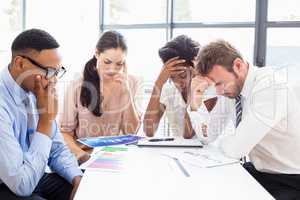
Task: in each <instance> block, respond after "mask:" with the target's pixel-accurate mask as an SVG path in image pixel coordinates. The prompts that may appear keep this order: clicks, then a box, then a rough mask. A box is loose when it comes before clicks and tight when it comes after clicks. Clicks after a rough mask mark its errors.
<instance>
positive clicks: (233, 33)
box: [174, 28, 254, 62]
mask: <svg viewBox="0 0 300 200" xmlns="http://www.w3.org/2000/svg"><path fill="white" fill-rule="evenodd" d="M181 34H187V35H189V36H190V37H191V38H193V39H194V40H196V41H198V42H199V43H200V44H201V45H202V46H203V45H205V44H207V43H208V42H210V41H212V40H216V39H224V40H226V41H229V42H230V43H231V44H233V45H234V46H235V47H236V48H237V49H238V50H239V51H240V52H241V54H242V55H243V56H244V58H245V59H246V60H248V61H249V62H252V58H253V46H254V29H253V28H230V29H228V28H201V29H174V37H176V36H177V35H181Z"/></svg>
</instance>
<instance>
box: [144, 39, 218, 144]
mask: <svg viewBox="0 0 300 200" xmlns="http://www.w3.org/2000/svg"><path fill="white" fill-rule="evenodd" d="M199 48H200V44H199V43H198V42H196V41H194V40H192V39H191V38H190V37H188V36H186V35H180V36H178V37H176V38H174V39H173V40H171V41H169V42H167V43H166V44H165V46H163V47H162V48H160V49H159V57H160V58H161V59H162V62H163V63H164V66H163V68H162V70H161V72H160V74H159V76H158V78H157V80H156V81H155V85H154V88H153V91H152V95H151V98H150V101H149V103H148V107H147V110H146V112H145V115H144V121H143V123H144V132H145V133H146V135H147V136H148V137H152V136H154V133H155V132H156V130H157V128H158V125H159V122H160V120H161V118H162V116H163V114H164V113H165V114H166V117H167V119H168V122H169V128H170V131H171V133H172V135H173V136H183V137H184V138H186V139H189V138H192V137H193V136H194V135H195V132H194V130H193V128H192V125H191V121H190V118H189V115H188V113H187V107H188V106H189V104H190V99H191V97H190V96H191V94H190V89H191V81H192V78H193V77H194V76H195V75H196V74H197V72H196V70H195V69H194V59H195V57H196V56H197V53H198V50H199ZM214 103H215V99H214V100H209V101H207V102H205V105H206V107H207V108H208V109H210V108H209V107H211V105H210V104H212V105H214Z"/></svg>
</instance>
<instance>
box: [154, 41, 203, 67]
mask: <svg viewBox="0 0 300 200" xmlns="http://www.w3.org/2000/svg"><path fill="white" fill-rule="evenodd" d="M199 48H200V44H199V43H198V42H196V41H194V40H192V39H191V38H190V37H188V36H186V35H180V36H177V37H175V38H174V39H173V40H171V41H169V42H167V43H166V44H165V46H163V47H162V48H160V49H159V51H158V54H159V57H160V58H161V59H162V61H163V63H165V62H167V61H168V60H169V59H171V58H174V57H177V56H178V57H179V59H184V60H186V63H187V64H188V65H190V66H192V67H194V64H193V60H194V59H195V57H196V56H197V54H198V51H199Z"/></svg>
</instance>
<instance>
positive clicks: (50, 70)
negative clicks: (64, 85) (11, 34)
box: [19, 55, 67, 79]
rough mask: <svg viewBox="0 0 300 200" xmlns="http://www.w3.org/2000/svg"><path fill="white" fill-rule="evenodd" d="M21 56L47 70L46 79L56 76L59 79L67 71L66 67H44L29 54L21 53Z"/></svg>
mask: <svg viewBox="0 0 300 200" xmlns="http://www.w3.org/2000/svg"><path fill="white" fill-rule="evenodd" d="M19 56H20V57H22V58H25V59H27V60H29V61H30V62H31V63H32V64H34V65H35V66H37V67H39V68H41V69H43V70H44V71H46V79H51V78H53V77H54V76H56V77H57V78H58V79H60V78H61V77H63V75H64V74H65V73H66V71H67V70H66V69H65V68H64V67H60V68H59V69H53V68H51V67H44V66H43V65H41V64H39V63H38V62H36V61H34V60H33V59H32V58H29V57H28V56H23V55H19Z"/></svg>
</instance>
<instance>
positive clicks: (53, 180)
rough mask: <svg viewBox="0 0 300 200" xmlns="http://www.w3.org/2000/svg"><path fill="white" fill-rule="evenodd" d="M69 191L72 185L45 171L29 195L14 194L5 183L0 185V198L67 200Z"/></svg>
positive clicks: (14, 199) (13, 199)
mask: <svg viewBox="0 0 300 200" xmlns="http://www.w3.org/2000/svg"><path fill="white" fill-rule="evenodd" d="M71 192H72V185H71V184H70V183H69V182H67V181H66V180H65V179H63V178H62V177H61V176H59V175H57V174H55V173H51V174H47V173H45V174H44V175H43V177H42V178H41V180H40V181H39V183H38V185H37V187H36V188H35V190H34V192H33V194H32V195H31V196H29V197H19V196H16V195H15V194H14V193H13V192H11V191H10V190H9V189H8V187H6V185H5V184H1V185H0V199H1V200H45V199H47V200H69V198H70V194H71Z"/></svg>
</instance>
